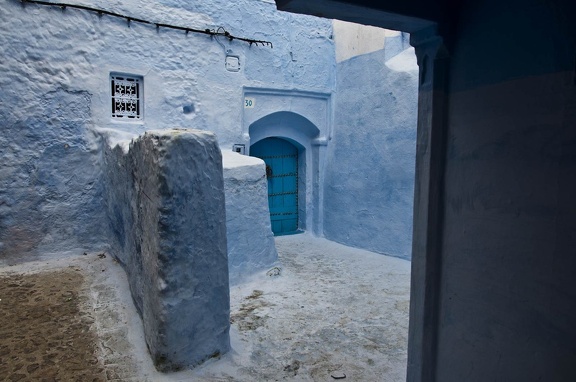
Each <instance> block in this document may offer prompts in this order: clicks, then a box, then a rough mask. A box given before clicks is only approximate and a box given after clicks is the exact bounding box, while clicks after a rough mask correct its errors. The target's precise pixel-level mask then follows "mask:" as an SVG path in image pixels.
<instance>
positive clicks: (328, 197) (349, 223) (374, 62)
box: [324, 34, 418, 259]
mask: <svg viewBox="0 0 576 382" xmlns="http://www.w3.org/2000/svg"><path fill="white" fill-rule="evenodd" d="M385 40H386V42H385V44H384V45H385V48H384V49H380V50H377V51H375V52H371V53H367V54H363V55H359V56H355V57H352V58H350V59H346V60H344V61H341V62H340V63H339V64H338V66H337V71H336V78H337V85H336V92H335V95H334V130H333V137H332V140H331V142H330V143H329V145H328V147H327V154H326V169H325V188H324V234H325V236H326V238H328V239H330V240H334V241H338V242H341V243H344V244H347V245H351V246H354V247H359V248H364V249H368V250H371V251H375V252H379V253H384V254H387V255H392V256H397V257H402V258H406V259H409V258H411V250H412V216H413V200H414V170H415V158H416V116H417V104H418V101H417V98H418V81H417V79H418V67H417V65H416V57H415V55H414V51H413V49H412V48H409V45H408V44H407V42H406V40H405V36H403V35H400V34H398V35H395V36H387V37H386V39H385Z"/></svg>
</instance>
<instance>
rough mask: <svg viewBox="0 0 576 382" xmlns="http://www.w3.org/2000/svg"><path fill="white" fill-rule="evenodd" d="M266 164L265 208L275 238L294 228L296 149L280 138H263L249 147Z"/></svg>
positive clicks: (296, 187)
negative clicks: (266, 201) (266, 200)
mask: <svg viewBox="0 0 576 382" xmlns="http://www.w3.org/2000/svg"><path fill="white" fill-rule="evenodd" d="M250 155H252V156H255V157H258V158H260V159H262V160H264V162H265V163H266V177H267V178H268V207H269V208H270V221H271V223H272V232H274V234H275V235H278V234H285V233H291V232H295V231H296V230H297V229H298V149H297V148H296V146H294V145H293V144H291V143H290V142H288V141H286V140H284V139H281V138H266V139H263V140H261V141H259V142H256V143H255V144H254V145H252V146H251V147H250Z"/></svg>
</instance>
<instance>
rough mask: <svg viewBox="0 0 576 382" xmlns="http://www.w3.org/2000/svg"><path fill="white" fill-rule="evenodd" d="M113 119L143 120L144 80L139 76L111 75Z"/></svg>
mask: <svg viewBox="0 0 576 382" xmlns="http://www.w3.org/2000/svg"><path fill="white" fill-rule="evenodd" d="M110 85H111V89H112V118H114V119H120V120H127V121H128V120H140V119H142V116H143V114H142V107H143V102H142V95H143V85H144V79H143V78H142V77H137V76H128V75H123V74H111V75H110Z"/></svg>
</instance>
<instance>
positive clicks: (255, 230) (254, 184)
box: [222, 150, 278, 284]
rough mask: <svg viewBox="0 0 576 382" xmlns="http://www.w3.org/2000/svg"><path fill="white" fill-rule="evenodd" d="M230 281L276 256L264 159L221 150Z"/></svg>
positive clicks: (263, 266) (270, 262)
mask: <svg viewBox="0 0 576 382" xmlns="http://www.w3.org/2000/svg"><path fill="white" fill-rule="evenodd" d="M222 161H223V168H224V190H225V194H226V230H227V236H228V265H229V271H230V283H231V284H238V283H239V282H240V281H243V280H246V278H247V277H249V276H251V275H253V274H254V273H256V272H259V271H262V270H267V269H269V268H270V267H272V266H273V265H274V263H275V262H276V261H277V259H278V253H277V251H276V247H275V246H274V235H273V233H272V229H271V226H270V210H269V209H268V183H267V181H266V170H265V168H264V161H263V160H261V159H259V158H255V157H251V156H247V155H241V154H238V153H235V152H232V151H227V150H225V151H222Z"/></svg>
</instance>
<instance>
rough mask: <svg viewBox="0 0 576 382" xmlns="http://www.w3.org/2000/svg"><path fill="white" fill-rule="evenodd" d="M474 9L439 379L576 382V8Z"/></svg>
mask: <svg viewBox="0 0 576 382" xmlns="http://www.w3.org/2000/svg"><path fill="white" fill-rule="evenodd" d="M466 3H467V4H466V6H465V7H463V9H462V13H461V15H460V22H459V27H458V33H457V35H456V36H455V44H454V48H453V49H452V52H451V66H452V70H451V72H450V99H449V115H448V130H447V140H446V168H445V179H446V181H445V191H444V193H443V201H444V225H443V244H442V268H441V272H442V279H441V283H440V287H441V288H440V301H439V302H440V310H439V319H440V321H439V325H438V359H437V379H438V380H439V381H463V380H466V381H498V380H502V381H573V380H576V327H575V325H574V323H575V322H576V287H575V283H574V281H575V278H574V275H575V274H576V250H575V248H576V199H575V198H574V195H575V193H576V182H575V177H574V174H576V83H575V75H576V73H575V69H576V68H575V63H576V24H575V23H574V21H573V18H574V16H576V3H574V2H568V1H566V2H562V1H548V2H540V1H508V2H506V4H503V3H502V2H497V1H482V2H475V1H467V2H466ZM455 349H458V350H457V351H454V350H455Z"/></svg>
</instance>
